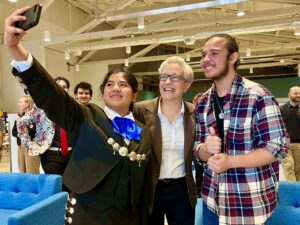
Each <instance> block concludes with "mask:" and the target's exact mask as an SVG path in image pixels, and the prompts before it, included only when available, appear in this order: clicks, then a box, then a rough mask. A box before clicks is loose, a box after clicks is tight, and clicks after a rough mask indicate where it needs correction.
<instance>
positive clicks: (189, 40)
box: [183, 35, 196, 45]
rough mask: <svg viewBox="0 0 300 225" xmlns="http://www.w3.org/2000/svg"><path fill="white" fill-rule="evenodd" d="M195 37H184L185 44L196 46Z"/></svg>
mask: <svg viewBox="0 0 300 225" xmlns="http://www.w3.org/2000/svg"><path fill="white" fill-rule="evenodd" d="M195 41H196V39H195V36H193V35H192V36H187V37H184V38H183V42H184V43H185V44H186V45H193V44H195Z"/></svg>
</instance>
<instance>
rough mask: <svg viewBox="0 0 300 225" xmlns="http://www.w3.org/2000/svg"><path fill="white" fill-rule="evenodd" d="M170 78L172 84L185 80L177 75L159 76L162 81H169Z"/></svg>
mask: <svg viewBox="0 0 300 225" xmlns="http://www.w3.org/2000/svg"><path fill="white" fill-rule="evenodd" d="M168 78H170V81H172V82H178V81H180V80H183V77H182V76H180V75H177V74H161V75H160V76H159V80H160V81H166V80H168Z"/></svg>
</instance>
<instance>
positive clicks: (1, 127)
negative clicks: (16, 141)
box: [0, 118, 5, 162]
mask: <svg viewBox="0 0 300 225" xmlns="http://www.w3.org/2000/svg"><path fill="white" fill-rule="evenodd" d="M4 130H5V127H4V123H3V121H2V119H1V118H0V162H1V159H2V151H3V149H2V144H3V136H4Z"/></svg>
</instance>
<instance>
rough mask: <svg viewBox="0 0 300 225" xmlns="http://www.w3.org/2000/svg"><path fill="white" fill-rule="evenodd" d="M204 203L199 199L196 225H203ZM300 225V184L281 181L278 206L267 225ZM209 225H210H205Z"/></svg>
mask: <svg viewBox="0 0 300 225" xmlns="http://www.w3.org/2000/svg"><path fill="white" fill-rule="evenodd" d="M202 205H203V201H202V199H201V198H198V201H197V206H196V216H195V225H203V221H202V216H203V212H202ZM299 224H300V182H289V181H280V182H279V190H278V206H277V207H276V209H275V211H274V212H273V214H272V215H271V217H270V218H269V219H268V221H267V223H265V225H299ZM204 225H208V224H204Z"/></svg>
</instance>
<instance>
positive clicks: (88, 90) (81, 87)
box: [74, 82, 93, 105]
mask: <svg viewBox="0 0 300 225" xmlns="http://www.w3.org/2000/svg"><path fill="white" fill-rule="evenodd" d="M74 96H75V98H76V99H77V101H78V102H79V103H81V104H83V105H86V104H88V103H89V101H90V100H91V99H92V96H93V89H92V85H91V84H89V83H87V82H80V83H78V84H76V86H75V88H74Z"/></svg>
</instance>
